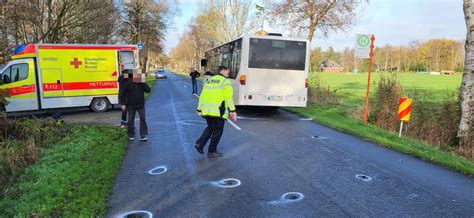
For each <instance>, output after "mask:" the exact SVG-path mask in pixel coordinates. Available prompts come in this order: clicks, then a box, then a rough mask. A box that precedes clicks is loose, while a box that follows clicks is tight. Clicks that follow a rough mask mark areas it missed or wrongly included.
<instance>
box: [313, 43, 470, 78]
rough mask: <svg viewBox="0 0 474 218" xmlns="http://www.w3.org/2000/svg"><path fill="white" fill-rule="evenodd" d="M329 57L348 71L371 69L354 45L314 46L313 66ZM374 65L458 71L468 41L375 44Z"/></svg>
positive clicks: (378, 67)
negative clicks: (358, 56) (358, 57)
mask: <svg viewBox="0 0 474 218" xmlns="http://www.w3.org/2000/svg"><path fill="white" fill-rule="evenodd" d="M325 60H333V61H335V62H337V63H338V64H339V65H341V66H342V67H344V71H347V72H353V71H354V70H355V68H356V67H357V69H358V70H359V71H367V69H368V64H369V63H368V61H367V60H356V59H355V58H354V48H345V49H344V50H342V51H338V52H337V51H334V49H333V48H332V47H328V49H327V50H326V51H322V49H321V47H316V48H313V49H312V50H311V69H313V71H317V70H318V69H319V67H320V64H321V63H322V62H323V61H325ZM374 69H375V70H376V71H401V72H406V71H443V70H444V71H456V72H462V71H463V69H464V42H463V41H456V40H452V39H430V40H428V41H425V42H422V41H412V42H410V43H408V45H400V46H393V45H389V44H387V45H384V46H379V47H377V46H376V47H375V51H374Z"/></svg>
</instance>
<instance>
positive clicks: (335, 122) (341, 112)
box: [286, 105, 474, 177]
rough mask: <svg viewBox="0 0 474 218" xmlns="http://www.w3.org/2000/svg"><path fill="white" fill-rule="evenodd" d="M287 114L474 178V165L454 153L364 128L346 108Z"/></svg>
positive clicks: (316, 108) (311, 107)
mask: <svg viewBox="0 0 474 218" xmlns="http://www.w3.org/2000/svg"><path fill="white" fill-rule="evenodd" d="M286 110H288V111H290V112H293V113H296V114H298V115H300V116H303V117H308V118H313V120H314V121H316V122H317V123H320V124H322V125H325V126H328V127H330V128H333V129H336V130H339V131H342V132H346V133H349V134H351V135H354V136H357V137H360V138H362V139H364V140H368V141H372V142H374V143H377V144H380V145H383V146H385V147H388V148H391V149H394V150H397V151H400V152H402V153H406V154H410V155H412V156H415V157H417V158H420V159H423V160H427V161H430V162H432V163H435V164H438V165H441V166H444V167H447V168H449V169H453V170H456V171H458V172H460V173H463V174H466V175H468V176H470V177H474V163H472V162H471V161H469V160H467V159H465V158H463V157H460V156H458V155H456V154H454V152H450V151H445V150H441V149H440V148H436V147H433V146H430V145H427V144H423V143H420V142H419V141H418V140H416V139H413V138H409V137H402V138H399V137H398V135H397V134H396V133H393V132H390V131H387V130H384V129H380V128H377V127H376V126H374V125H371V124H368V125H367V126H364V124H363V123H362V122H360V121H357V120H355V119H351V118H348V117H347V115H346V113H347V112H346V111H347V108H346V107H345V106H344V105H309V106H308V107H306V108H286Z"/></svg>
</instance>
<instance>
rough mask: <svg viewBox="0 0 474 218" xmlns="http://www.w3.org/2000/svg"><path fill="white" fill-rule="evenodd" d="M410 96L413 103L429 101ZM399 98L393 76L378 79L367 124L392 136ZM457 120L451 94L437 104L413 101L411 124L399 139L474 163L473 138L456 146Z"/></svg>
mask: <svg viewBox="0 0 474 218" xmlns="http://www.w3.org/2000/svg"><path fill="white" fill-rule="evenodd" d="M412 95H413V96H410V97H413V98H414V99H430V98H432V97H433V96H430V94H429V93H427V92H423V93H421V94H419V93H417V92H414V94H412ZM402 96H403V89H402V86H401V84H400V83H399V81H398V79H397V77H396V76H394V75H390V76H386V77H381V78H380V80H379V82H378V84H377V89H376V92H375V96H374V98H373V99H371V101H372V102H371V105H373V108H372V110H371V111H370V119H369V121H370V122H371V123H373V124H375V125H376V126H377V127H379V128H383V129H386V130H389V131H392V132H396V131H398V128H399V125H400V121H398V120H397V111H398V102H399V98H400V97H402ZM433 98H434V97H433ZM359 111H360V109H359ZM357 114H360V113H357ZM352 117H353V118H359V117H355V116H352ZM359 119H360V118H359ZM459 119H460V109H459V102H458V101H457V98H456V96H455V95H454V94H452V93H449V94H447V95H446V97H445V98H444V99H443V100H442V101H441V102H439V103H433V102H430V101H416V100H415V101H414V102H413V107H412V115H411V120H410V121H409V122H407V123H406V124H405V127H404V128H405V129H404V132H403V135H406V136H410V137H413V138H417V139H420V140H421V141H423V142H425V143H427V144H431V145H434V146H437V147H442V148H444V149H448V150H455V151H456V152H457V153H459V154H461V155H463V156H465V157H467V158H470V159H471V160H474V157H473V153H474V151H473V150H474V148H473V147H472V145H474V140H473V139H474V137H470V138H468V139H466V140H465V141H464V142H459V140H458V138H457V137H456V134H457V127H458V124H459ZM471 135H472V134H471Z"/></svg>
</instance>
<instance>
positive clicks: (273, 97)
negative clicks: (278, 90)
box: [267, 96, 284, 101]
mask: <svg viewBox="0 0 474 218" xmlns="http://www.w3.org/2000/svg"><path fill="white" fill-rule="evenodd" d="M267 99H268V100H269V101H283V100H284V98H283V96H268V97H267Z"/></svg>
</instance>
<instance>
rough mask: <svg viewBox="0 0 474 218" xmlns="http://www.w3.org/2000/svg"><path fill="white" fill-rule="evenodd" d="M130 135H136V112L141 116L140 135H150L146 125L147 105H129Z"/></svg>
mask: <svg viewBox="0 0 474 218" xmlns="http://www.w3.org/2000/svg"><path fill="white" fill-rule="evenodd" d="M127 108H128V109H127V110H128V123H127V124H128V136H129V137H135V112H138V116H139V117H140V136H142V137H143V136H146V135H148V126H147V125H146V118H145V106H133V105H128V106H127Z"/></svg>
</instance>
